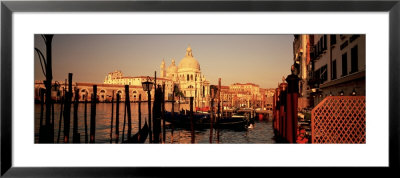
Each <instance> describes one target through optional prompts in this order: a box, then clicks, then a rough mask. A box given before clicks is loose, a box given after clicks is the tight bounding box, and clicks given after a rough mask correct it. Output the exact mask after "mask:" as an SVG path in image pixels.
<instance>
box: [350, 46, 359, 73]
mask: <svg viewBox="0 0 400 178" xmlns="http://www.w3.org/2000/svg"><path fill="white" fill-rule="evenodd" d="M357 71H358V47H357V46H354V47H353V48H351V73H354V72H357Z"/></svg>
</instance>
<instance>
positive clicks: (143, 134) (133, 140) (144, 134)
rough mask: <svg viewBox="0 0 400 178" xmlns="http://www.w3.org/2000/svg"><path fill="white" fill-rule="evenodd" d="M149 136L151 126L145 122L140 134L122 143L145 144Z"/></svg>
mask: <svg viewBox="0 0 400 178" xmlns="http://www.w3.org/2000/svg"><path fill="white" fill-rule="evenodd" d="M147 135H149V126H148V125H147V122H145V123H144V126H143V127H142V129H141V130H140V131H139V132H137V133H136V134H135V135H133V136H132V137H131V138H128V139H127V140H125V141H122V143H144V142H145V141H146V139H147Z"/></svg>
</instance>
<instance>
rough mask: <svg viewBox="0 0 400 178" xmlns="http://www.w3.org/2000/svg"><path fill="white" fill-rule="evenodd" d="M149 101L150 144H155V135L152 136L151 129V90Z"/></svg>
mask: <svg viewBox="0 0 400 178" xmlns="http://www.w3.org/2000/svg"><path fill="white" fill-rule="evenodd" d="M147 99H148V103H147V104H148V108H147V109H148V113H149V142H150V143H153V136H152V135H153V134H152V129H151V95H150V90H149V91H147Z"/></svg>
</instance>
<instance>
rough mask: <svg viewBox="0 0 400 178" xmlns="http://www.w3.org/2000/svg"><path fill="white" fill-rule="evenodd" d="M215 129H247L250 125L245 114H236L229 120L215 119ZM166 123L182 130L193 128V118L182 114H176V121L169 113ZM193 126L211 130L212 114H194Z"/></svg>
mask: <svg viewBox="0 0 400 178" xmlns="http://www.w3.org/2000/svg"><path fill="white" fill-rule="evenodd" d="M214 119H215V120H214V124H213V125H214V127H215V128H221V129H230V128H232V129H238V128H246V127H247V124H248V121H249V120H248V117H247V115H243V114H235V115H233V116H232V117H229V118H220V119H219V120H217V118H214ZM165 121H167V122H170V123H172V124H173V125H174V126H176V127H181V128H187V129H189V128H191V118H190V115H184V114H180V113H175V115H174V119H172V113H171V112H167V113H166V114H165ZM193 124H194V127H195V128H198V129H207V128H210V125H211V114H210V113H204V112H196V113H193Z"/></svg>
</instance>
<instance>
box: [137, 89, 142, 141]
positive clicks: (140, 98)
mask: <svg viewBox="0 0 400 178" xmlns="http://www.w3.org/2000/svg"><path fill="white" fill-rule="evenodd" d="M141 102H142V94H139V101H138V119H139V133H140V131H141V130H142V111H141V108H140V105H141V104H140V103H141Z"/></svg>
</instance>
